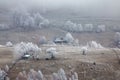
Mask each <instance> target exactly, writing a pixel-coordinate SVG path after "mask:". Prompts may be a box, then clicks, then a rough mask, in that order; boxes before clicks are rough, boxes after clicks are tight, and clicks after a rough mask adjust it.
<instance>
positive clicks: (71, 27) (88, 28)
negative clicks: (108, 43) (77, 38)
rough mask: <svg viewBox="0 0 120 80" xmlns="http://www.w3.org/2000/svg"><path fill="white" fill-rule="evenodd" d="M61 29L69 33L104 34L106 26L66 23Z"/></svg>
mask: <svg viewBox="0 0 120 80" xmlns="http://www.w3.org/2000/svg"><path fill="white" fill-rule="evenodd" d="M63 29H65V30H67V31H70V32H105V31H106V26H105V25H98V26H97V27H96V26H93V24H85V25H84V26H83V25H82V24H76V23H73V22H71V21H66V23H65V24H64V27H63Z"/></svg>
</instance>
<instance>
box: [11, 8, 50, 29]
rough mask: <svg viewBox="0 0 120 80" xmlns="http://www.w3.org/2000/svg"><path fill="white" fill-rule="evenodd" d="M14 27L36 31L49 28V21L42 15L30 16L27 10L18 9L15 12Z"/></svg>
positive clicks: (13, 17) (34, 14)
mask: <svg viewBox="0 0 120 80" xmlns="http://www.w3.org/2000/svg"><path fill="white" fill-rule="evenodd" d="M12 20H13V26H15V27H20V28H24V29H31V28H32V29H36V28H42V27H48V25H49V23H50V22H49V20H48V19H45V18H44V17H43V16H41V15H40V13H33V14H30V12H28V11H27V10H25V9H24V10H23V9H22V10H21V9H16V10H14V11H13V16H12Z"/></svg>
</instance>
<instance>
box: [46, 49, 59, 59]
mask: <svg viewBox="0 0 120 80" xmlns="http://www.w3.org/2000/svg"><path fill="white" fill-rule="evenodd" d="M46 53H47V59H55V58H56V55H57V53H58V52H57V49H56V48H54V47H51V48H48V49H47V50H46Z"/></svg>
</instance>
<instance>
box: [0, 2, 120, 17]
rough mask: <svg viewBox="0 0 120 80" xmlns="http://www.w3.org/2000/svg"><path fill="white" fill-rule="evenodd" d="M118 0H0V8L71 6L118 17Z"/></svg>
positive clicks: (119, 10)
mask: <svg viewBox="0 0 120 80" xmlns="http://www.w3.org/2000/svg"><path fill="white" fill-rule="evenodd" d="M119 4H120V0H0V8H3V7H8V9H11V8H16V7H20V6H24V7H26V8H33V7H36V8H46V9H49V10H50V9H51V10H52V9H59V8H72V9H74V10H78V11H81V12H82V13H86V14H90V15H102V16H103V15H104V16H112V17H120V5H119Z"/></svg>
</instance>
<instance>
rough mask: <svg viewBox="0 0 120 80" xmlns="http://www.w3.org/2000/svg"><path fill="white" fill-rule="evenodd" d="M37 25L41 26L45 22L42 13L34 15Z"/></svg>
mask: <svg viewBox="0 0 120 80" xmlns="http://www.w3.org/2000/svg"><path fill="white" fill-rule="evenodd" d="M34 20H35V25H36V26H39V25H40V23H41V22H43V20H44V17H42V16H41V15H40V13H36V14H34Z"/></svg>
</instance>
